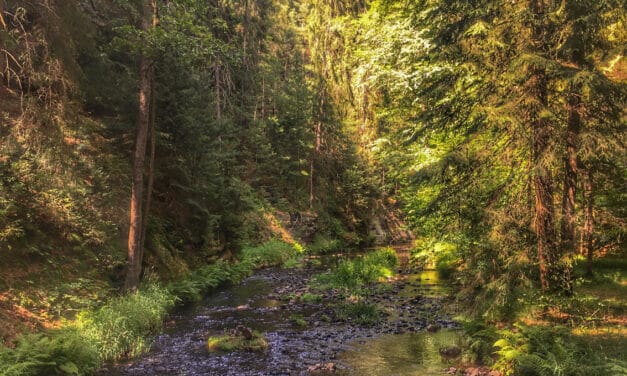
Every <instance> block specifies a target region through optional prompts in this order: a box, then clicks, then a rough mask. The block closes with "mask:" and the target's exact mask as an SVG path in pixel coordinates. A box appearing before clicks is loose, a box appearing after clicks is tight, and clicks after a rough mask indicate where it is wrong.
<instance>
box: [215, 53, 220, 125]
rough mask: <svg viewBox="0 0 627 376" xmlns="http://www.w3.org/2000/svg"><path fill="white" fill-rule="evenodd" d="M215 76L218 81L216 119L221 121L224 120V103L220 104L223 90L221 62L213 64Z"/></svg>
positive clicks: (217, 61)
mask: <svg viewBox="0 0 627 376" xmlns="http://www.w3.org/2000/svg"><path fill="white" fill-rule="evenodd" d="M213 70H214V75H215V79H216V82H215V84H216V119H217V120H218V121H220V120H221V119H222V103H220V101H221V98H220V96H221V95H222V94H221V88H220V61H219V60H216V62H215V63H214V64H213Z"/></svg>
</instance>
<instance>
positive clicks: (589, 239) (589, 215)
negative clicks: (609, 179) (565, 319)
mask: <svg viewBox="0 0 627 376" xmlns="http://www.w3.org/2000/svg"><path fill="white" fill-rule="evenodd" d="M593 184H594V180H593V173H592V170H591V169H588V173H587V176H586V178H585V179H584V187H583V190H584V195H585V202H586V221H585V225H584V237H583V238H584V243H585V247H586V248H585V250H586V255H587V271H588V275H590V276H591V275H592V257H593V252H594V249H593V248H592V247H593V234H594V190H593V189H594V186H593Z"/></svg>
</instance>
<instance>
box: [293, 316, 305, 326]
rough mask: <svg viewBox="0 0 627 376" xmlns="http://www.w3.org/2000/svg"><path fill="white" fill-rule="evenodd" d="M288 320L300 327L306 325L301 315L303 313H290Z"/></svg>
mask: <svg viewBox="0 0 627 376" xmlns="http://www.w3.org/2000/svg"><path fill="white" fill-rule="evenodd" d="M290 321H292V322H293V323H294V324H296V326H299V327H301V328H304V327H306V326H307V321H305V318H304V317H303V315H291V316H290Z"/></svg>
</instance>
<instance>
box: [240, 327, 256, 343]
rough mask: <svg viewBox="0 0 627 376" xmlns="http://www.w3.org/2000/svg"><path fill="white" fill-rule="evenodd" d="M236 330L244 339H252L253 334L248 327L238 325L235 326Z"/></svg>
mask: <svg viewBox="0 0 627 376" xmlns="http://www.w3.org/2000/svg"><path fill="white" fill-rule="evenodd" d="M236 330H237V332H238V333H239V334H241V335H242V337H244V339H245V340H248V341H250V340H251V339H253V337H254V334H253V332H252V330H250V328H247V327H245V326H244V325H238V326H237V328H236Z"/></svg>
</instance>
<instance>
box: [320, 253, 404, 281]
mask: <svg viewBox="0 0 627 376" xmlns="http://www.w3.org/2000/svg"><path fill="white" fill-rule="evenodd" d="M397 266H398V258H397V256H396V252H395V251H394V250H393V249H391V248H381V249H379V250H376V251H373V252H370V253H368V254H366V255H365V256H363V257H358V258H355V259H353V260H345V261H342V262H340V263H339V264H338V265H337V267H336V268H335V269H333V270H332V271H330V272H329V273H325V274H322V275H320V276H318V278H317V281H318V283H320V284H321V285H322V286H323V287H327V288H345V289H348V290H354V289H356V288H359V287H361V286H363V285H366V284H370V283H374V282H377V281H379V280H380V279H382V278H386V277H391V276H393V275H394V273H395V271H396V267H397Z"/></svg>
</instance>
